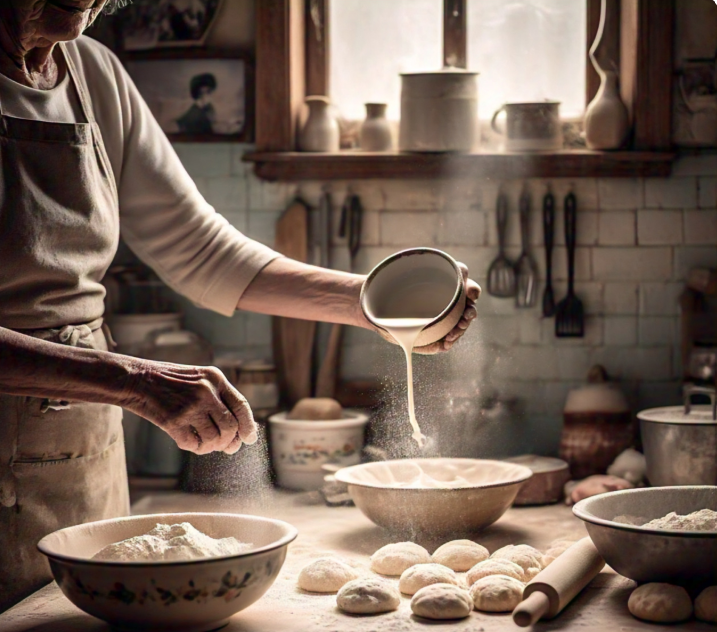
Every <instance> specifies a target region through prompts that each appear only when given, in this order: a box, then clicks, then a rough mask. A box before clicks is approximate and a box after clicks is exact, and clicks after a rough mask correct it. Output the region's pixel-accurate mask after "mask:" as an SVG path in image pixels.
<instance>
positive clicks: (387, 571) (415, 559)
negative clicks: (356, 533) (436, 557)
mask: <svg viewBox="0 0 717 632" xmlns="http://www.w3.org/2000/svg"><path fill="white" fill-rule="evenodd" d="M430 562H431V556H430V554H429V553H428V551H426V549H424V548H423V547H422V546H419V545H418V544H414V543H413V542H398V543H396V544H387V545H386V546H382V547H381V548H380V549H379V550H378V551H376V552H375V553H374V554H373V555H372V556H371V570H372V571H374V572H375V573H381V575H389V576H391V577H398V576H399V575H400V574H401V573H403V571H405V570H406V569H407V568H411V566H414V565H416V564H429V563H430Z"/></svg>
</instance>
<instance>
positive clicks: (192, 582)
mask: <svg viewBox="0 0 717 632" xmlns="http://www.w3.org/2000/svg"><path fill="white" fill-rule="evenodd" d="M184 522H188V523H190V524H192V525H193V526H194V527H195V528H196V529H198V530H199V531H201V532H202V533H203V534H206V535H208V536H210V537H212V538H229V537H232V538H236V539H237V540H238V541H239V542H244V543H251V545H252V546H251V548H250V549H249V550H247V551H246V552H242V553H238V554H236V555H231V556H226V557H214V558H205V559H194V560H185V561H180V560H171V561H152V562H144V561H143V562H138V561H133V562H122V561H103V560H97V559H92V557H93V556H94V555H95V554H96V553H97V552H98V551H100V550H101V549H103V548H104V547H106V546H107V545H109V544H114V543H116V542H121V541H123V540H127V539H129V538H135V537H136V536H142V535H144V534H146V533H148V532H149V531H150V530H152V529H154V528H155V527H156V525H157V524H167V525H176V524H179V523H184ZM296 536H297V531H296V529H295V528H294V527H292V526H291V525H290V524H288V523H286V522H282V521H280V520H271V519H269V518H261V517H257V516H244V515H237V514H220V513H184V514H154V515H149V516H132V517H128V518H115V519H112V520H101V521H99V522H91V523H88V524H82V525H77V526H75V527H68V528H66V529H60V530H59V531H55V532H54V533H51V534H50V535H48V536H46V537H44V538H43V539H42V540H40V542H39V543H38V548H39V549H40V551H41V552H42V553H44V554H45V555H46V556H47V557H48V559H49V562H50V567H51V569H52V574H53V575H54V577H55V580H56V581H57V583H58V585H59V586H60V588H61V589H62V592H63V593H64V594H65V596H66V597H67V598H68V599H69V600H70V601H71V602H72V603H74V604H75V605H76V606H77V607H78V608H80V609H82V610H84V611H85V612H87V613H88V614H91V615H93V616H95V617H98V618H99V619H103V620H104V621H106V622H107V623H109V624H110V625H111V626H112V627H113V628H114V629H117V630H128V631H129V630H133V631H134V630H152V631H156V632H179V631H181V632H206V631H207V630H215V629H217V628H220V627H222V626H223V625H225V624H226V623H227V622H228V620H229V617H231V616H232V615H233V614H235V613H237V612H239V611H240V610H243V609H244V608H246V607H247V606H250V605H251V604H252V603H254V602H255V601H257V600H258V599H259V598H260V597H261V596H262V595H263V594H264V593H265V592H266V591H267V590H268V589H269V587H270V586H271V585H272V583H273V582H274V580H275V579H276V577H277V576H278V574H279V571H280V570H281V567H282V565H283V563H284V559H285V557H286V549H287V547H288V545H289V543H290V542H292V541H293V540H294V539H295V538H296Z"/></svg>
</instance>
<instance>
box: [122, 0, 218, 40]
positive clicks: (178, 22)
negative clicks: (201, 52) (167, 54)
mask: <svg viewBox="0 0 717 632" xmlns="http://www.w3.org/2000/svg"><path fill="white" fill-rule="evenodd" d="M222 1H223V0H136V1H135V2H133V3H132V4H130V5H129V6H128V7H126V8H125V9H124V10H123V11H122V14H121V17H122V19H121V23H120V30H121V39H122V46H123V48H124V50H126V51H136V50H152V49H156V48H173V47H189V46H203V45H204V42H205V40H206V37H207V33H208V32H209V29H210V28H211V27H212V24H213V23H214V20H215V18H216V17H217V13H218V12H219V7H220V5H221V3H222Z"/></svg>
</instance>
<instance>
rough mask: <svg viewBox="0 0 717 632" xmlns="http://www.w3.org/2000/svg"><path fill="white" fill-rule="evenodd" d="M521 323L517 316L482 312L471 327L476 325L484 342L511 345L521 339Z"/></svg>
mask: <svg viewBox="0 0 717 632" xmlns="http://www.w3.org/2000/svg"><path fill="white" fill-rule="evenodd" d="M519 324H520V323H519V319H518V317H517V316H510V317H505V316H496V315H489V314H484V313H482V312H481V315H480V316H479V317H478V320H477V321H476V322H475V324H474V325H472V326H471V327H475V330H476V334H477V335H478V336H479V339H480V340H481V341H482V342H483V343H484V344H491V345H498V346H501V347H510V346H513V345H516V344H518V342H519V340H520V329H519Z"/></svg>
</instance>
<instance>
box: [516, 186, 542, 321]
mask: <svg viewBox="0 0 717 632" xmlns="http://www.w3.org/2000/svg"><path fill="white" fill-rule="evenodd" d="M529 227H530V193H529V192H528V189H527V188H526V189H523V192H522V193H521V194H520V241H521V244H522V251H521V253H520V258H519V259H518V261H517V262H516V264H515V277H516V293H515V306H516V307H533V305H535V301H536V299H537V297H538V266H537V265H535V260H534V259H533V257H531V256H530V253H529V252H528V241H529V235H528V232H529Z"/></svg>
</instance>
